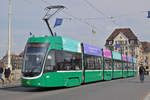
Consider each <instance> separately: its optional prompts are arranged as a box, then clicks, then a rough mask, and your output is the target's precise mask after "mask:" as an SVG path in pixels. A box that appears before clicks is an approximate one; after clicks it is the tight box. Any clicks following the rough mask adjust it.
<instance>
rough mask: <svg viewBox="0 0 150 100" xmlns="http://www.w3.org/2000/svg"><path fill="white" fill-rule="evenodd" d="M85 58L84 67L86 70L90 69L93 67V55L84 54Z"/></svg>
mask: <svg viewBox="0 0 150 100" xmlns="http://www.w3.org/2000/svg"><path fill="white" fill-rule="evenodd" d="M85 59H86V68H85V69H87V70H90V69H91V70H92V69H94V63H95V62H94V56H90V55H86V56H85Z"/></svg>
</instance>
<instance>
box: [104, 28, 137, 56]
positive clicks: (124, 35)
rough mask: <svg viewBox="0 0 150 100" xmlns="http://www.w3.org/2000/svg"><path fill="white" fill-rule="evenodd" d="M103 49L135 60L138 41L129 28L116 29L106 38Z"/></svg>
mask: <svg viewBox="0 0 150 100" xmlns="http://www.w3.org/2000/svg"><path fill="white" fill-rule="evenodd" d="M105 47H106V49H109V50H112V51H116V52H120V53H121V54H125V55H127V56H131V57H135V58H136V56H137V55H138V50H139V40H138V38H137V37H136V36H135V34H134V33H133V32H132V31H131V29H130V28H118V29H115V30H114V31H113V32H112V34H111V35H110V36H109V37H108V39H107V40H106V43H105Z"/></svg>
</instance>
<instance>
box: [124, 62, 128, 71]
mask: <svg viewBox="0 0 150 100" xmlns="http://www.w3.org/2000/svg"><path fill="white" fill-rule="evenodd" d="M127 69H128V66H127V63H126V62H123V70H127Z"/></svg>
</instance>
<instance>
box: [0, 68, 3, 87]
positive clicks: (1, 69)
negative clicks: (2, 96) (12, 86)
mask: <svg viewBox="0 0 150 100" xmlns="http://www.w3.org/2000/svg"><path fill="white" fill-rule="evenodd" d="M2 74H3V67H1V66H0V79H1V80H2V85H3V84H4V79H3V78H2Z"/></svg>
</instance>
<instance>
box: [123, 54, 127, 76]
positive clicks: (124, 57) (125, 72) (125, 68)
mask: <svg viewBox="0 0 150 100" xmlns="http://www.w3.org/2000/svg"><path fill="white" fill-rule="evenodd" d="M122 61H123V68H122V69H123V70H122V77H124V78H126V77H128V61H127V56H126V55H124V54H123V55H122Z"/></svg>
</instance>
